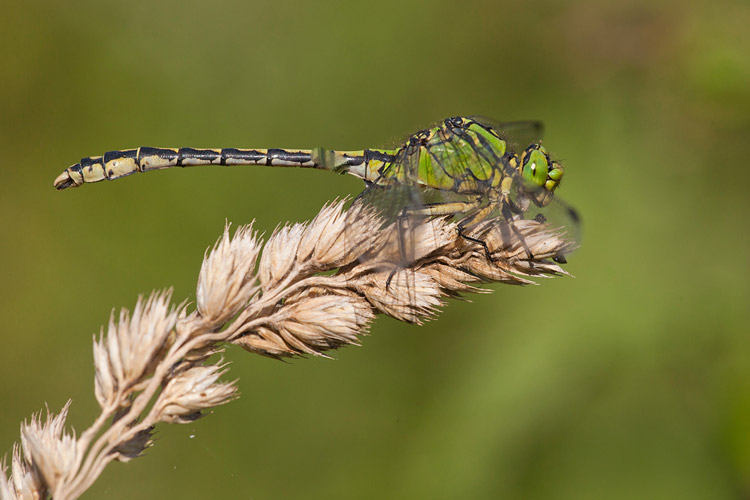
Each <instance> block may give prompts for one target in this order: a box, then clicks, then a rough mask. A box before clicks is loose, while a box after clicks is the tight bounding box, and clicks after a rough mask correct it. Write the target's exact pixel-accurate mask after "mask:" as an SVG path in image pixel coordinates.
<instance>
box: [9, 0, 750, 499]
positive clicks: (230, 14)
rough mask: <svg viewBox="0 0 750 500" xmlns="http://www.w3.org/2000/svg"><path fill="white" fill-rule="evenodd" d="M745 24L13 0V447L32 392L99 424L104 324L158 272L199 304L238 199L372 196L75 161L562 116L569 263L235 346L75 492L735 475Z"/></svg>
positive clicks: (326, 142)
mask: <svg viewBox="0 0 750 500" xmlns="http://www.w3.org/2000/svg"><path fill="white" fill-rule="evenodd" d="M748 25H750V3H748V2H746V1H742V2H740V1H734V2H733V1H724V0H716V1H713V2H704V3H702V4H701V3H693V4H691V3H690V2H682V1H677V0H665V1H657V2H653V1H647V0H642V1H640V2H617V3H610V2H598V1H593V0H592V1H584V2H559V1H551V0H547V1H529V2H509V1H506V2H497V1H489V0H484V1H466V2H455V1H450V0H432V1H421V2H402V1H394V0H384V1H380V2H362V3H358V2H345V1H326V0H324V1H316V2H313V1H309V2H303V1H296V2H280V1H271V0H260V1H250V2H240V1H231V0H217V1H214V2H199V1H194V0H187V1H181V2H177V1H149V2H146V1H133V0H121V1H98V0H97V1H94V0H88V1H82V2H76V3H69V2H62V1H53V0H47V1H42V2H19V1H16V2H11V3H9V4H7V5H6V6H5V7H4V8H3V18H2V20H0V46H2V64H1V65H0V74H2V78H0V115H1V116H2V120H1V122H0V149H1V150H0V153H1V155H0V162H2V179H1V182H0V218H1V219H0V220H1V222H2V232H0V238H1V240H0V241H2V245H0V275H1V276H2V284H3V286H2V289H1V291H0V294H1V296H0V316H1V317H3V318H4V319H5V322H4V325H3V327H2V346H3V347H2V349H0V377H1V378H2V381H3V383H2V384H1V385H0V405H2V412H0V450H10V448H11V446H12V443H13V442H14V441H16V440H17V439H18V425H19V423H20V422H21V420H23V419H24V418H27V417H28V416H29V415H30V414H31V413H32V412H34V411H37V410H38V409H40V408H43V406H44V403H45V402H48V403H49V405H50V408H51V409H53V410H54V411H58V410H59V408H60V407H61V406H62V405H63V404H64V402H65V401H66V400H67V399H68V398H73V400H74V403H73V407H72V409H71V414H70V418H69V423H70V424H71V425H73V426H74V427H75V428H76V429H77V430H78V431H79V432H80V431H82V430H83V429H84V428H86V427H87V426H88V425H89V424H90V422H91V421H92V420H93V418H94V417H95V415H96V414H97V406H96V403H95V400H94V398H93V391H92V388H93V367H92V360H91V347H90V342H91V335H92V333H94V332H98V330H99V327H100V325H102V324H105V323H106V321H107V318H108V316H109V311H110V310H111V309H112V308H115V307H118V308H119V307H120V306H127V307H132V306H133V304H134V302H135V299H136V297H137V295H138V294H140V293H148V292H149V291H150V290H151V289H154V288H162V287H169V286H173V287H174V288H175V297H176V298H177V299H178V300H180V299H182V298H183V297H189V298H194V287H195V282H196V277H197V273H198V269H199V266H200V262H201V258H202V256H203V252H204V250H205V249H206V248H207V247H208V246H209V245H211V244H212V243H213V241H214V240H215V239H216V238H217V237H218V236H219V234H220V233H221V230H222V227H223V225H224V222H225V220H229V221H231V222H232V223H234V224H243V223H247V222H249V221H251V220H253V219H255V220H256V225H257V227H258V228H260V229H261V230H263V231H266V232H268V231H270V230H272V229H273V228H274V227H275V226H276V225H277V224H279V223H282V222H285V221H301V220H305V219H308V218H310V217H311V216H313V215H314V214H315V213H316V212H317V210H318V209H319V208H320V207H321V205H322V204H323V203H324V202H326V201H328V200H331V199H333V198H334V197H337V196H342V195H344V194H347V193H355V192H357V191H358V190H360V189H361V183H360V182H358V181H357V180H356V179H353V178H345V177H339V176H334V175H328V174H326V173H321V172H315V171H306V170H295V169H264V168H257V169H253V168H247V169H240V168H237V169H218V168H214V169H212V168H203V169H188V170H176V171H175V170H173V171H167V172H155V173H151V174H148V175H143V176H141V175H138V176H133V177H130V178H128V179H124V180H122V181H118V182H113V183H103V184H99V185H95V186H87V187H85V188H82V189H79V190H75V191H65V192H59V193H58V192H55V191H54V189H53V188H52V180H53V179H54V178H55V176H56V175H57V174H58V173H59V172H60V171H61V170H62V169H64V168H65V167H67V166H68V165H70V164H72V163H74V162H75V161H77V160H78V159H79V158H80V157H82V156H88V155H94V154H101V153H102V152H104V151H107V150H110V149H119V148H126V147H134V146H139V145H154V146H187V145H190V146H205V147H222V146H234V147H314V146H318V145H322V146H326V147H333V148H340V149H354V148H361V147H368V146H372V147H376V146H380V145H387V144H392V143H393V142H394V141H395V140H398V139H400V138H402V137H404V136H406V135H407V134H409V133H411V132H414V131H416V130H418V129H420V128H423V127H425V126H427V125H429V124H431V123H433V122H435V121H437V120H440V119H442V118H445V117H447V116H452V115H457V114H462V115H468V114H483V115H487V116H491V117H494V118H496V119H499V120H517V119H541V120H543V121H544V122H545V124H546V127H547V129H546V137H545V145H546V146H547V147H548V149H550V150H551V151H552V152H553V153H554V155H555V156H556V157H557V158H560V159H562V160H563V161H564V163H565V165H566V175H567V176H566V179H565V182H564V183H563V187H562V189H561V190H560V191H559V192H558V193H559V194H560V195H561V196H562V197H564V198H565V199H566V200H568V201H569V202H570V203H571V204H573V205H574V206H576V207H577V208H578V209H579V210H580V212H581V214H582V216H583V222H584V227H583V231H584V241H583V246H582V248H581V249H580V250H579V251H578V252H576V253H575V254H574V255H572V256H571V257H570V259H569V260H570V263H569V265H568V266H567V269H568V270H569V271H570V272H571V273H573V274H574V275H575V276H576V277H575V279H572V278H557V279H554V280H545V281H544V282H543V284H542V286H538V287H526V288H518V287H502V286H498V285H496V286H494V289H495V293H493V294H491V295H487V296H477V297H473V298H472V302H471V303H468V302H467V303H459V302H452V303H450V305H449V306H448V307H446V308H445V310H444V312H443V314H442V315H441V316H440V318H439V320H438V321H435V322H430V323H428V324H427V325H426V326H424V327H421V328H419V327H413V326H407V325H403V324H399V323H397V322H396V321H393V320H390V319H385V318H381V319H379V320H378V321H377V322H376V324H375V325H374V326H373V328H372V331H371V335H370V336H369V337H367V338H365V339H364V341H363V346H362V347H361V348H347V349H344V350H341V351H339V352H337V353H335V356H336V358H337V360H335V361H329V360H322V359H299V360H295V361H292V362H291V363H286V364H285V363H279V362H275V361H271V360H268V359H264V358H260V357H257V356H252V355H250V354H248V353H245V352H244V351H241V350H239V349H232V350H230V351H229V352H228V353H227V357H228V358H229V359H230V360H231V361H233V365H232V369H231V373H230V376H232V377H239V379H240V382H239V386H240V389H241V391H242V393H243V397H242V398H241V399H240V400H238V401H236V402H234V403H232V404H231V405H229V406H226V407H222V408H220V409H218V410H217V411H215V413H214V414H213V415H211V416H210V417H208V418H206V419H203V420H200V421H198V422H195V423H194V424H192V425H188V426H171V427H168V426H163V427H161V428H160V429H159V434H158V437H159V439H158V442H157V444H156V446H155V447H154V448H152V449H151V450H150V451H149V452H148V456H146V457H145V458H142V459H139V460H135V461H133V462H131V463H130V464H127V465H120V464H115V465H112V466H110V467H108V468H107V470H106V471H105V473H104V474H103V476H102V477H101V478H100V480H99V481H98V482H97V483H96V484H95V485H94V487H93V488H92V489H91V490H90V491H89V492H88V494H87V496H86V498H111V499H118V498H123V499H124V498H136V497H137V498H206V497H214V498H254V499H277V498H284V499H286V498H311V499H339V498H341V499H344V498H347V499H348V498H372V499H379V498H403V499H412V498H431V499H432V498H434V499H463V498H472V499H490V498H504V499H516V498H518V499H551V498H575V499H602V498H607V499H633V498H649V499H661V498H664V499H672V498H680V499H693V498H694V499H706V498H711V499H724V498H750V338H749V337H748V332H749V331H750V330H749V329H748V327H747V326H743V325H746V322H747V315H748V314H747V308H748V304H749V303H750V301H749V299H750V285H748V279H749V278H750V272H749V269H748V267H749V266H748V258H749V256H750V229H749V225H748V223H747V216H748V214H749V213H750V201H749V199H748V187H749V181H748V171H749V170H748V169H750V165H748V163H747V162H748V161H750V148H748V137H749V136H750V135H749V134H750V56H748V54H750V30H748ZM540 307H543V309H544V311H545V313H544V314H539V309H540Z"/></svg>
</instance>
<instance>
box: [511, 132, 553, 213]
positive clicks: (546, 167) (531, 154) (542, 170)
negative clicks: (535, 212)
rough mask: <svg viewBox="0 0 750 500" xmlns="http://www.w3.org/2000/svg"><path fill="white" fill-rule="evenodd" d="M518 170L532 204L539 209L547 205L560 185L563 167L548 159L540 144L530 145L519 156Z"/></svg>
mask: <svg viewBox="0 0 750 500" xmlns="http://www.w3.org/2000/svg"><path fill="white" fill-rule="evenodd" d="M520 170H521V175H522V176H523V179H524V181H526V183H527V185H528V187H529V188H530V189H528V191H530V192H529V194H530V195H531V197H532V198H533V200H534V203H536V204H537V205H538V206H540V207H544V206H546V205H547V204H549V202H550V201H552V192H553V191H554V190H555V189H557V186H559V185H560V180H561V179H562V176H563V166H562V165H561V164H560V163H558V162H556V161H554V160H553V159H552V158H550V156H549V154H548V153H547V150H546V149H544V147H543V146H542V145H541V144H532V145H531V146H529V147H528V148H526V150H525V151H524V152H523V153H522V154H521V166H520Z"/></svg>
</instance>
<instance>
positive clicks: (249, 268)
mask: <svg viewBox="0 0 750 500" xmlns="http://www.w3.org/2000/svg"><path fill="white" fill-rule="evenodd" d="M259 253H260V242H259V241H258V238H257V234H256V233H255V232H254V231H253V227H252V224H249V225H246V226H242V227H240V228H239V229H237V231H235V233H234V236H230V235H229V225H227V226H225V227H224V234H223V235H222V237H221V238H220V239H219V240H218V241H217V242H216V244H215V245H214V247H213V248H212V249H211V251H210V252H209V253H208V255H207V256H206V257H205V258H204V259H203V264H202V265H201V270H200V274H199V276H198V286H197V289H196V307H197V309H198V311H199V312H200V314H201V315H202V316H203V318H205V319H206V320H207V321H208V322H209V323H211V324H216V325H219V324H221V323H223V322H225V321H226V320H227V319H229V318H231V317H232V316H234V315H235V314H237V312H239V310H240V309H241V308H242V307H244V306H245V305H246V304H247V302H248V301H249V300H250V298H251V297H252V296H253V294H255V293H256V292H257V290H258V288H257V286H256V278H255V274H254V273H255V264H256V261H257V259H258V254H259Z"/></svg>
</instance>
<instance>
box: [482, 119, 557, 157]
mask: <svg viewBox="0 0 750 500" xmlns="http://www.w3.org/2000/svg"><path fill="white" fill-rule="evenodd" d="M471 118H472V119H473V120H475V121H477V122H479V123H481V124H482V125H485V126H487V127H489V128H491V129H492V130H494V131H495V132H497V135H498V136H500V138H502V139H504V140H505V141H506V142H507V143H508V149H509V150H510V151H511V152H512V153H516V154H520V153H521V151H523V150H524V149H526V148H527V147H528V146H529V145H530V144H535V143H539V141H541V140H542V136H543V135H544V125H543V124H542V122H540V121H536V120H524V121H515V122H498V121H496V120H493V119H492V118H487V117H486V116H472V117H471Z"/></svg>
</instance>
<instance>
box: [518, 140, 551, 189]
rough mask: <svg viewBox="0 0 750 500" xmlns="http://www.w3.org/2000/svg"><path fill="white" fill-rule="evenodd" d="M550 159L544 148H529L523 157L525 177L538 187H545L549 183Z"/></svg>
mask: <svg viewBox="0 0 750 500" xmlns="http://www.w3.org/2000/svg"><path fill="white" fill-rule="evenodd" d="M548 168H549V158H548V157H547V152H546V151H545V150H544V148H543V147H542V146H539V145H537V144H535V145H533V146H529V147H528V148H527V149H526V151H524V155H523V177H524V179H526V180H527V181H529V182H531V183H532V184H534V185H536V186H544V183H545V182H547V170H548Z"/></svg>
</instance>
